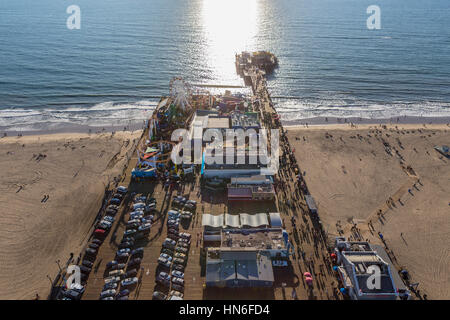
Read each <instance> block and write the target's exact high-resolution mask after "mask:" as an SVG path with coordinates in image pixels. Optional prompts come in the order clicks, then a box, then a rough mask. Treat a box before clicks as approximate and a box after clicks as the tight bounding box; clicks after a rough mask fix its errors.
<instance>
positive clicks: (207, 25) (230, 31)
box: [202, 0, 258, 81]
mask: <svg viewBox="0 0 450 320" xmlns="http://www.w3.org/2000/svg"><path fill="white" fill-rule="evenodd" d="M257 16H258V1H257V0H226V1H225V0H203V6H202V27H203V30H204V34H205V38H206V39H205V40H206V44H207V48H206V50H207V53H206V56H207V58H208V64H209V66H211V69H212V71H213V78H215V79H218V80H220V81H233V80H235V79H236V78H237V75H236V74H235V69H234V55H235V53H239V52H241V51H244V50H247V51H253V50H255V49H256V37H257V33H258V25H257Z"/></svg>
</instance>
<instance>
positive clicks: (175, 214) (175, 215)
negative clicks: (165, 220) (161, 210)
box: [167, 210, 180, 219]
mask: <svg viewBox="0 0 450 320" xmlns="http://www.w3.org/2000/svg"><path fill="white" fill-rule="evenodd" d="M167 216H168V217H169V219H178V218H179V217H180V213H179V212H178V211H177V210H169V211H168V212H167Z"/></svg>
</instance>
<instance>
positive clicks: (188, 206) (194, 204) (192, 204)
mask: <svg viewBox="0 0 450 320" xmlns="http://www.w3.org/2000/svg"><path fill="white" fill-rule="evenodd" d="M184 209H186V210H189V211H191V212H194V211H195V210H196V209H197V202H196V201H194V200H188V201H186V204H185V205H184Z"/></svg>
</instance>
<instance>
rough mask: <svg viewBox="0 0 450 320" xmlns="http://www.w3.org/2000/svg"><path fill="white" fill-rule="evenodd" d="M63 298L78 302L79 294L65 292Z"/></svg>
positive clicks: (71, 291)
mask: <svg viewBox="0 0 450 320" xmlns="http://www.w3.org/2000/svg"><path fill="white" fill-rule="evenodd" d="M63 295H64V297H66V298H69V299H72V300H80V298H81V293H80V292H78V291H76V290H67V291H64V293H63Z"/></svg>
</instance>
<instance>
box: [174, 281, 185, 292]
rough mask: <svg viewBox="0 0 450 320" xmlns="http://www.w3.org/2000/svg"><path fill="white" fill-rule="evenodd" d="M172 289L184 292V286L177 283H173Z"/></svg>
mask: <svg viewBox="0 0 450 320" xmlns="http://www.w3.org/2000/svg"><path fill="white" fill-rule="evenodd" d="M172 289H173V290H176V291H179V292H184V286H181V285H179V284H176V283H172Z"/></svg>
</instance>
